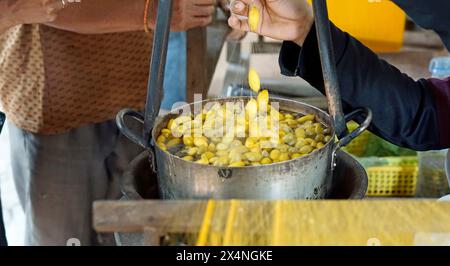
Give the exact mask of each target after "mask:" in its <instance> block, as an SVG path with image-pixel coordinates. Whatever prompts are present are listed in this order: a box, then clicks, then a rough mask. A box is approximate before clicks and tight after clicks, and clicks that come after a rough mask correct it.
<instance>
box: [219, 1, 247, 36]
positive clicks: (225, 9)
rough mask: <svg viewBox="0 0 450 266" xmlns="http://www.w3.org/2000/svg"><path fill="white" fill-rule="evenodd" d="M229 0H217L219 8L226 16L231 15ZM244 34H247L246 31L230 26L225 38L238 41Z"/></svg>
mask: <svg viewBox="0 0 450 266" xmlns="http://www.w3.org/2000/svg"><path fill="white" fill-rule="evenodd" d="M231 1H232V0H218V4H219V7H220V9H221V10H222V11H223V13H224V14H225V16H227V17H229V16H230V15H231V11H230V2H231ZM246 35H247V32H245V31H243V30H238V29H233V28H230V31H229V32H228V34H227V37H226V40H227V41H232V42H236V41H240V40H242V39H243V38H245V36H246Z"/></svg>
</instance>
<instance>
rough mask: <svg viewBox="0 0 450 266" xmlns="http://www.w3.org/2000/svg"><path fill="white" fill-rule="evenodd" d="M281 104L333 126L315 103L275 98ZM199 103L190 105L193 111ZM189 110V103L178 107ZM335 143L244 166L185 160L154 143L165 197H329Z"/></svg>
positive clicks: (164, 121) (155, 133)
mask: <svg viewBox="0 0 450 266" xmlns="http://www.w3.org/2000/svg"><path fill="white" fill-rule="evenodd" d="M248 99H249V98H248V97H235V98H226V99H214V100H206V101H203V102H201V104H202V105H205V104H206V103H208V102H211V101H218V102H229V101H238V100H248ZM271 101H272V102H274V101H276V102H278V103H279V106H280V109H281V110H284V111H290V112H296V113H302V114H314V115H316V117H317V120H318V121H320V122H321V123H323V124H324V125H326V126H327V127H330V128H331V129H332V130H331V131H332V132H331V134H332V136H333V137H334V128H333V126H332V122H331V119H330V116H329V115H328V114H327V113H325V112H323V111H321V110H319V109H317V108H315V107H313V106H309V105H306V104H303V103H299V102H296V101H291V100H285V99H271ZM195 104H200V103H193V104H190V106H189V107H190V108H191V110H194V109H193V106H194V105H195ZM180 109H186V107H180ZM175 116H176V114H168V115H166V116H164V117H163V118H162V119H161V120H160V121H159V122H158V123H157V124H156V126H155V128H154V130H153V135H152V136H153V139H156V138H157V136H158V135H159V132H160V131H161V129H162V128H164V127H166V125H167V122H168V121H169V119H170V118H172V117H175ZM334 150H335V143H334V142H332V141H331V142H329V143H327V144H326V145H325V146H324V147H323V148H321V149H319V150H317V151H314V152H313V153H311V154H309V155H307V156H304V157H301V158H298V159H295V160H290V161H286V162H281V163H275V164H270V165H262V166H249V167H242V168H227V167H223V168H222V167H215V166H211V165H201V164H196V163H193V162H188V161H184V160H182V159H181V158H179V157H177V156H174V155H172V154H170V153H167V152H164V151H162V150H161V149H159V147H157V146H156V147H155V154H156V163H157V172H158V183H159V187H160V193H161V197H162V198H163V199H202V198H220V199H227V198H238V199H321V198H326V197H327V195H328V193H329V191H330V188H331V181H332V179H331V177H332V175H331V162H332V154H333V151H334Z"/></svg>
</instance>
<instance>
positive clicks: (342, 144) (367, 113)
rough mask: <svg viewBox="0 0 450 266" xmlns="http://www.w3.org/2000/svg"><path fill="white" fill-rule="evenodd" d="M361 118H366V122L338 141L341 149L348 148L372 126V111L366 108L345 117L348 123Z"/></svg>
mask: <svg viewBox="0 0 450 266" xmlns="http://www.w3.org/2000/svg"><path fill="white" fill-rule="evenodd" d="M359 116H364V117H365V119H364V121H363V122H362V123H361V125H359V127H358V128H356V129H355V130H353V131H352V132H350V133H348V134H347V135H346V136H344V137H343V138H341V139H340V140H339V141H338V146H339V148H342V147H345V146H347V145H348V144H349V143H350V142H351V141H352V140H354V139H355V138H357V137H358V136H359V135H361V134H362V133H363V132H364V131H365V130H366V129H367V128H368V127H369V126H370V123H372V111H371V110H370V109H369V108H366V107H364V108H360V109H356V110H355V111H353V112H351V113H349V114H347V115H346V116H345V122H346V123H348V122H350V121H351V120H353V119H355V118H357V117H359Z"/></svg>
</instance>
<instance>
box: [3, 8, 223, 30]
mask: <svg viewBox="0 0 450 266" xmlns="http://www.w3.org/2000/svg"><path fill="white" fill-rule="evenodd" d="M80 1H81V2H79V3H77V2H72V3H71V2H69V0H65V1H64V2H65V3H66V5H65V6H64V5H63V0H0V34H2V33H3V32H4V31H5V30H7V29H8V28H10V27H13V26H16V25H20V24H36V23H37V24H39V23H41V24H46V25H49V26H51V27H54V28H58V29H63V30H67V31H72V32H77V33H82V34H96V33H97V34H101V33H111V32H124V31H135V30H142V29H143V28H144V9H145V0H80ZM151 3H152V5H151V8H150V14H151V15H150V19H149V24H150V25H149V27H150V28H153V26H154V23H155V14H156V9H157V6H158V0H152V2H151ZM215 4H216V0H173V8H172V10H173V12H172V21H171V30H172V31H185V30H188V29H191V28H195V27H202V26H206V25H208V24H209V23H210V22H211V21H212V14H213V13H214V10H215Z"/></svg>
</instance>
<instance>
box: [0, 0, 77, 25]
mask: <svg viewBox="0 0 450 266" xmlns="http://www.w3.org/2000/svg"><path fill="white" fill-rule="evenodd" d="M69 4H73V3H71V2H70V1H68V0H65V1H62V0H0V17H3V18H5V20H8V21H9V22H10V23H11V26H13V25H20V24H32V23H48V22H52V21H54V20H55V19H56V17H57V16H58V13H59V11H60V10H62V9H63V8H64V7H65V6H67V5H69Z"/></svg>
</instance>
